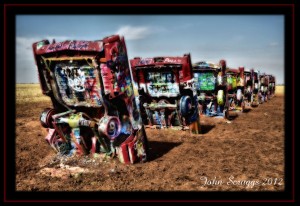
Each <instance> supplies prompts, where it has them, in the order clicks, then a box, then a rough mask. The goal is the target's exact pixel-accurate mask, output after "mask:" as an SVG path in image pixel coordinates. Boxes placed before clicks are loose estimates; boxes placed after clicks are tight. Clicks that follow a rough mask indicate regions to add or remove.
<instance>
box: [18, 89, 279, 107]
mask: <svg viewBox="0 0 300 206" xmlns="http://www.w3.org/2000/svg"><path fill="white" fill-rule="evenodd" d="M16 89H17V91H16V103H17V104H22V103H27V102H41V101H50V98H49V97H47V96H45V95H43V94H42V91H41V88H40V85H39V84H17V87H16ZM276 94H279V95H284V86H282V85H280V86H276Z"/></svg>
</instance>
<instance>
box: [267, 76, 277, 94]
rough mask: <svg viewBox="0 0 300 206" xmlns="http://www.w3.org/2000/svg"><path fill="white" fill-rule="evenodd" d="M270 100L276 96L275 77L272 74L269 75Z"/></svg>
mask: <svg viewBox="0 0 300 206" xmlns="http://www.w3.org/2000/svg"><path fill="white" fill-rule="evenodd" d="M268 76H269V98H270V99H271V98H272V97H273V96H274V95H275V88H276V87H275V84H276V80H275V76H274V75H272V74H269V75H268Z"/></svg>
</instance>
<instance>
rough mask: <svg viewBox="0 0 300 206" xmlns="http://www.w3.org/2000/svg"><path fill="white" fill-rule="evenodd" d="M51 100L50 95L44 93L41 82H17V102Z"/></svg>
mask: <svg viewBox="0 0 300 206" xmlns="http://www.w3.org/2000/svg"><path fill="white" fill-rule="evenodd" d="M50 101H51V100H50V98H49V97H48V96H46V95H43V93H42V89H41V87H40V85H39V84H16V104H24V103H31V102H50Z"/></svg>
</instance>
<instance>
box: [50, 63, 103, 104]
mask: <svg viewBox="0 0 300 206" xmlns="http://www.w3.org/2000/svg"><path fill="white" fill-rule="evenodd" d="M55 76H56V79H57V83H58V87H59V91H60V94H61V96H62V99H63V101H64V102H65V103H67V104H69V105H70V104H75V103H78V102H81V103H86V104H90V105H92V106H101V101H100V95H99V85H97V83H96V77H95V74H94V69H93V68H91V67H89V66H88V65H85V66H81V67H78V66H74V67H72V66H66V65H57V66H56V69H55Z"/></svg>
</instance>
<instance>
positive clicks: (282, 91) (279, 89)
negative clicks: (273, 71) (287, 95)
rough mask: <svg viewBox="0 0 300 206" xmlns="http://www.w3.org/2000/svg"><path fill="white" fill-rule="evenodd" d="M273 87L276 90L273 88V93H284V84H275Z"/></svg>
mask: <svg viewBox="0 0 300 206" xmlns="http://www.w3.org/2000/svg"><path fill="white" fill-rule="evenodd" d="M275 89H276V90H275V93H276V94H281V95H284V86H283V85H280V86H276V88H275Z"/></svg>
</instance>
